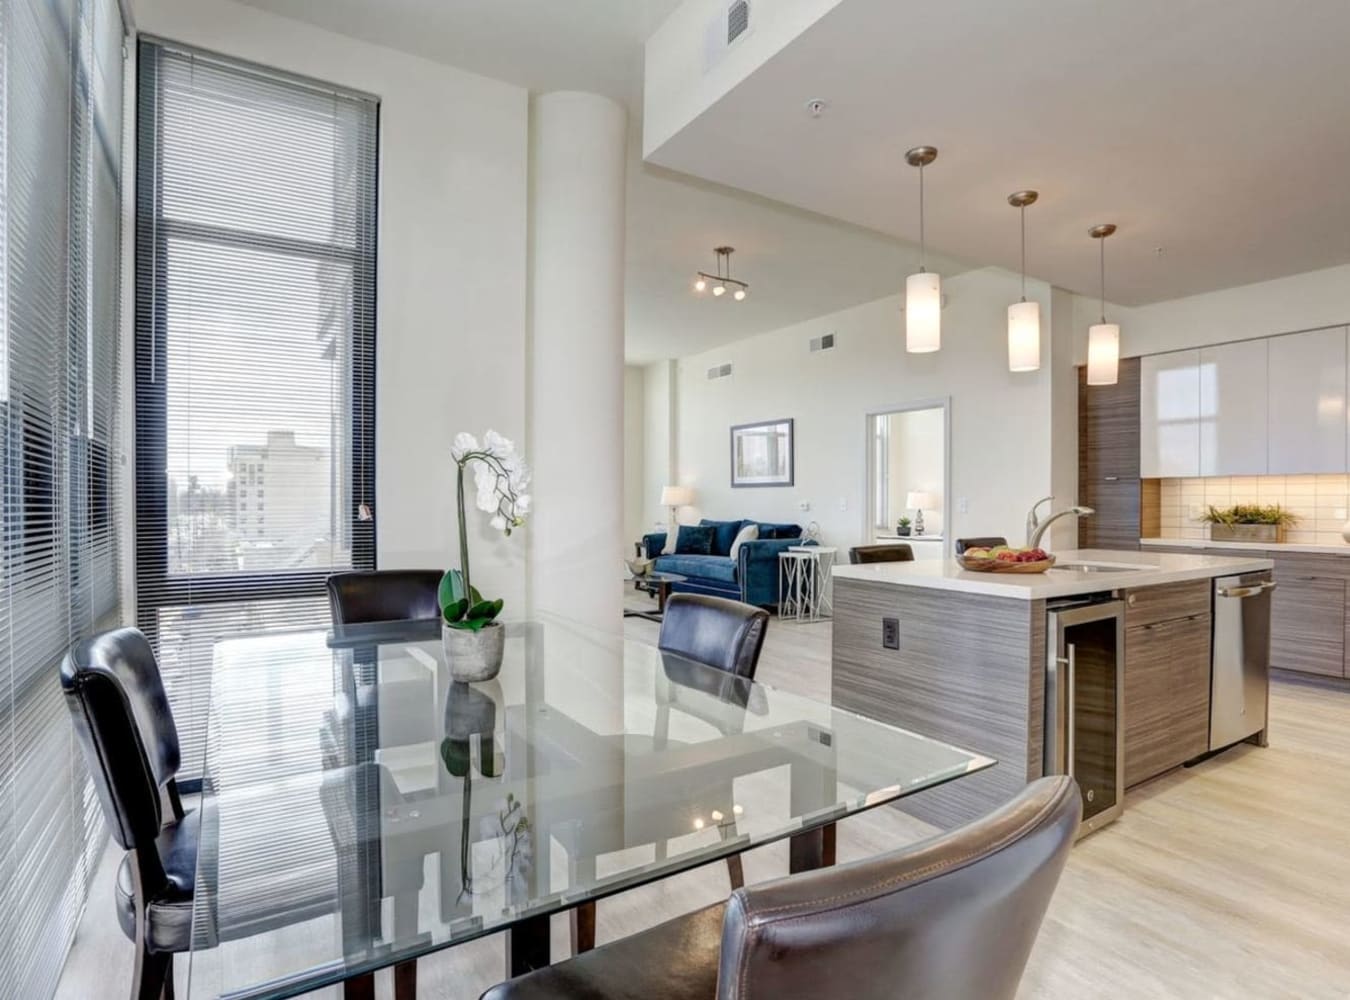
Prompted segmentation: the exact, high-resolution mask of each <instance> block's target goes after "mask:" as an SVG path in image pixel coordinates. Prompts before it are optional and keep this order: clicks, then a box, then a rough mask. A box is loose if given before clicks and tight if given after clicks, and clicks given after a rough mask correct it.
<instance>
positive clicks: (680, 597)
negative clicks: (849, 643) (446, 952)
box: [571, 594, 769, 955]
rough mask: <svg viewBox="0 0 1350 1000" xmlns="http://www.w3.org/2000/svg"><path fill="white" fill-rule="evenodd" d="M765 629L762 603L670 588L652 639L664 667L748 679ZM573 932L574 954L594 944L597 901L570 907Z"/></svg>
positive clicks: (739, 876)
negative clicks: (705, 670)
mask: <svg viewBox="0 0 1350 1000" xmlns="http://www.w3.org/2000/svg"><path fill="white" fill-rule="evenodd" d="M768 629H769V613H768V612H767V611H765V610H764V609H763V608H757V607H754V606H752V605H749V604H742V603H741V602H740V601H731V600H727V599H726V598H724V597H708V596H706V595H704V594H674V595H672V596H671V598H670V600H669V601H668V602H667V603H666V613H665V617H664V618H662V620H661V633H660V635H659V637H658V638H657V640H656V645H657V647H658V648H659V649H660V650H661V652H662V653H663V654H665V655H666V656H667V658H668V659H667V673H669V671H670V669H671V668H672V667H673V668H675V669H677V670H679V669H684V670H687V669H688V668H689V666H690V664H691V663H692V664H694V665H701V666H702V667H711V668H713V669H715V670H722V671H725V672H726V673H728V674H731V675H732V676H733V677H737V678H741V679H742V680H744V681H752V680H754V678H755V671H756V670H757V669H758V668H759V654H760V652H761V651H762V650H763V649H764V636H765V633H767V632H768ZM672 661H673V662H672ZM699 669H700V668H699V666H694V670H695V671H697V670H699ZM726 861H727V875H728V877H729V878H730V880H731V887H732V888H733V889H739V888H740V887H741V886H742V885H744V884H745V872H744V869H743V868H742V865H741V858H740V855H737V854H733V855H731V856H730V857H728V858H727V859H726ZM571 936H572V951H573V952H574V953H575V954H578V955H579V954H581V953H583V952H586V951H589V950H590V949H592V948H593V947H595V903H593V902H591V903H582V904H580V905H579V906H577V907H576V908H575V909H574V910H573V911H572V924H571Z"/></svg>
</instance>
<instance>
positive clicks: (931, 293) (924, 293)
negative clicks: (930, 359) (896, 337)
mask: <svg viewBox="0 0 1350 1000" xmlns="http://www.w3.org/2000/svg"><path fill="white" fill-rule="evenodd" d="M941 347H942V278H941V276H940V275H936V274H934V273H933V272H931V271H920V272H919V273H918V274H911V275H910V276H909V277H908V278H906V279H905V350H906V351H908V352H909V353H910V354H931V353H932V352H933V351H936V350H938V349H939V348H941Z"/></svg>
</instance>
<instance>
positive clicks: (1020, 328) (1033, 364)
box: [1008, 191, 1041, 372]
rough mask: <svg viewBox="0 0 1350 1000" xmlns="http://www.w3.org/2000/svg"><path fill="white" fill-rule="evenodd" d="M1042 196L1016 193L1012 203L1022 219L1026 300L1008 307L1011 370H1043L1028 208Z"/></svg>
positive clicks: (1011, 195)
mask: <svg viewBox="0 0 1350 1000" xmlns="http://www.w3.org/2000/svg"><path fill="white" fill-rule="evenodd" d="M1039 197H1040V193H1039V192H1036V191H1014V192H1013V193H1012V194H1010V195H1008V204H1009V205H1011V206H1012V207H1013V208H1015V209H1017V210H1018V213H1019V214H1020V215H1021V217H1022V298H1021V300H1020V301H1018V302H1014V303H1013V304H1012V305H1010V306H1009V307H1008V371H1012V372H1034V371H1036V370H1038V369H1039V368H1040V367H1041V304H1040V303H1039V302H1028V301H1027V206H1028V205H1034V204H1036V199H1037V198H1039Z"/></svg>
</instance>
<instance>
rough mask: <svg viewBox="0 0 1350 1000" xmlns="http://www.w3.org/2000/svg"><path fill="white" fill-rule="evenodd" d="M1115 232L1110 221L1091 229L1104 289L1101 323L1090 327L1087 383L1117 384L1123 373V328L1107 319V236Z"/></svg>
mask: <svg viewBox="0 0 1350 1000" xmlns="http://www.w3.org/2000/svg"><path fill="white" fill-rule="evenodd" d="M1115 231H1116V227H1115V225H1114V224H1112V223H1110V222H1105V223H1103V224H1102V225H1100V226H1093V227H1092V228H1091V229H1089V230H1088V235H1089V236H1091V237H1092V238H1093V239H1094V240H1097V242H1098V245H1099V247H1100V248H1101V292H1102V313H1101V316H1102V318H1101V322H1100V323H1096V324H1094V325H1093V326H1090V327H1088V361H1087V384H1088V385H1115V384H1116V379H1117V377H1118V375H1119V372H1120V327H1119V326H1117V325H1116V324H1115V323H1108V322H1106V238H1107V237H1108V236H1110V235H1111V234H1112V233H1114V232H1115Z"/></svg>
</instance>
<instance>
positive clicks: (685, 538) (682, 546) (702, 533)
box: [675, 524, 717, 556]
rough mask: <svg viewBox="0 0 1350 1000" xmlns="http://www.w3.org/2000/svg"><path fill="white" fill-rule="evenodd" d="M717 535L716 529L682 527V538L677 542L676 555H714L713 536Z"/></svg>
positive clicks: (697, 526)
mask: <svg viewBox="0 0 1350 1000" xmlns="http://www.w3.org/2000/svg"><path fill="white" fill-rule="evenodd" d="M716 533H717V529H716V528H708V527H704V526H702V525H695V524H684V525H681V526H680V537H679V539H678V540H677V541H676V542H675V554H676V555H677V556H708V555H712V548H713V536H714V535H715V534H716Z"/></svg>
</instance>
